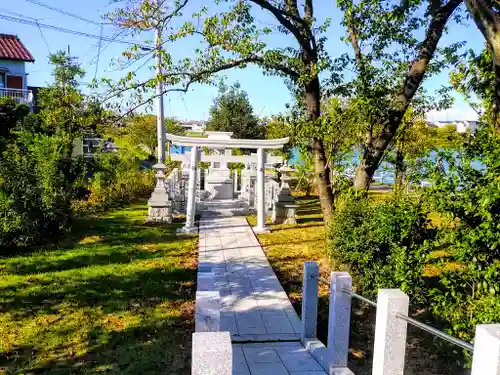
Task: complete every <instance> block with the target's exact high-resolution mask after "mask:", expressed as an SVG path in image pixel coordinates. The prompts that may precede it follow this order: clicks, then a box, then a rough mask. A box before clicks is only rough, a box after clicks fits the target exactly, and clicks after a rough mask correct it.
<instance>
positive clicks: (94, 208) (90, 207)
mask: <svg viewBox="0 0 500 375" xmlns="http://www.w3.org/2000/svg"><path fill="white" fill-rule="evenodd" d="M154 184H155V171H154V170H145V169H141V168H140V165H139V160H138V159H137V158H136V157H135V156H134V155H133V153H131V152H128V150H127V149H126V148H125V149H121V150H120V152H119V153H118V154H111V153H99V154H97V155H96V157H95V159H94V161H93V167H92V175H91V177H90V178H89V181H88V187H87V189H88V194H87V199H86V200H80V201H76V202H74V208H75V210H76V211H77V212H79V213H95V212H99V211H104V210H106V209H109V208H112V207H116V206H120V205H123V204H126V203H129V202H132V201H135V200H137V199H140V198H147V197H149V195H150V193H151V191H152V190H153V188H154Z"/></svg>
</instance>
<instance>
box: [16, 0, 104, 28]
mask: <svg viewBox="0 0 500 375" xmlns="http://www.w3.org/2000/svg"><path fill="white" fill-rule="evenodd" d="M26 1H27V2H29V3H32V4H35V5H39V6H41V7H44V8H47V9H50V10H53V11H55V12H58V13H61V14H65V15H66V16H70V17H73V18H76V19H79V20H80V21H84V22H88V23H91V24H93V25H96V26H101V25H102V23H101V22H97V21H93V20H89V19H88V18H85V17H82V16H79V15H78V14H74V13H70V12H67V11H65V10H62V9H60V8H56V7H54V6H52V5H48V4H45V3H42V2H41V1H37V0H26Z"/></svg>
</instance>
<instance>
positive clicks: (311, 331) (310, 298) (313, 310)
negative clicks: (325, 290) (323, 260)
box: [300, 262, 319, 341]
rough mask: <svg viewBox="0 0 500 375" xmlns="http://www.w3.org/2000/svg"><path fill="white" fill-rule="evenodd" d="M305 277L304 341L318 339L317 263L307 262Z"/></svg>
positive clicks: (303, 286) (302, 331)
mask: <svg viewBox="0 0 500 375" xmlns="http://www.w3.org/2000/svg"><path fill="white" fill-rule="evenodd" d="M303 277H304V278H303V281H302V314H301V330H300V339H301V340H302V341H304V340H305V339H309V338H316V328H317V326H318V277H319V267H318V264H317V263H316V262H305V263H304V276H303Z"/></svg>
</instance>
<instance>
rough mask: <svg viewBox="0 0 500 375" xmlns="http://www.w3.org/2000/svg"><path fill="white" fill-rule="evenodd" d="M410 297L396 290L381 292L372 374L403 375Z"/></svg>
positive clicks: (383, 290)
mask: <svg viewBox="0 0 500 375" xmlns="http://www.w3.org/2000/svg"><path fill="white" fill-rule="evenodd" d="M408 306H409V298H408V296H407V295H406V294H405V293H403V292H402V291H401V290H399V289H380V290H379V292H378V297H377V318H376V323H375V345H374V349H373V372H372V375H403V374H404V361H405V349H406V331H407V322H406V321H405V320H403V319H400V318H398V317H397V314H401V315H408Z"/></svg>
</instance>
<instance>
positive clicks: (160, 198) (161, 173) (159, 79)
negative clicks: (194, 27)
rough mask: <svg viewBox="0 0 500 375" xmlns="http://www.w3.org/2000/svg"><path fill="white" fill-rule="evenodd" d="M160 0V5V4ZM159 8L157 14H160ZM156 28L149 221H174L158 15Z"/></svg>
mask: <svg viewBox="0 0 500 375" xmlns="http://www.w3.org/2000/svg"><path fill="white" fill-rule="evenodd" d="M160 1H161V0H158V7H159V6H160V5H159V4H160ZM159 13H160V12H159V8H158V10H157V15H159ZM156 18H157V25H156V28H155V37H156V38H155V55H156V100H157V102H156V103H157V109H156V111H157V119H156V134H157V138H158V163H156V164H155V165H154V166H153V168H155V169H156V186H155V189H154V190H153V192H152V193H151V198H149V200H148V206H149V210H148V221H152V222H163V223H171V222H172V202H171V201H170V200H169V197H168V191H167V186H166V184H165V179H166V177H167V176H165V170H166V169H167V166H166V165H165V114H164V110H163V67H162V55H161V33H162V30H161V25H160V24H161V22H160V17H159V16H157V17H156Z"/></svg>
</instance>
